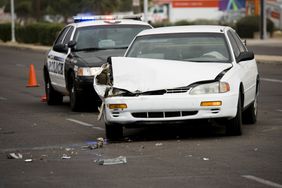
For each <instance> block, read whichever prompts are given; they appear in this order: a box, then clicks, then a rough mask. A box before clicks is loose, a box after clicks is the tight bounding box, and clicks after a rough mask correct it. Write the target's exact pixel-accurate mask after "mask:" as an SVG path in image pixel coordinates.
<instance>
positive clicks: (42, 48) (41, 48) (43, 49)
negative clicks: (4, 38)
mask: <svg viewBox="0 0 282 188" xmlns="http://www.w3.org/2000/svg"><path fill="white" fill-rule="evenodd" d="M0 46H3V47H9V48H16V49H28V50H34V51H39V52H47V51H48V50H50V48H51V46H40V45H31V44H22V43H17V42H6V43H4V42H0Z"/></svg>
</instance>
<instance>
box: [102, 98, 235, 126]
mask: <svg viewBox="0 0 282 188" xmlns="http://www.w3.org/2000/svg"><path fill="white" fill-rule="evenodd" d="M203 101H221V102H222V104H221V106H201V102H203ZM237 103H238V94H236V93H233V94H232V93H224V94H212V95H189V94H187V93H180V94H165V95H158V96H156V95H154V96H135V97H109V98H106V99H105V121H106V122H107V123H119V124H128V123H137V122H144V123H146V122H148V123H149V122H166V121H182V120H183V121H184V120H191V119H212V118H233V117H235V115H236V112H237ZM109 104H126V105H127V108H125V109H109Z"/></svg>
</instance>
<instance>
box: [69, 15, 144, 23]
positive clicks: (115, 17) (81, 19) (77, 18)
mask: <svg viewBox="0 0 282 188" xmlns="http://www.w3.org/2000/svg"><path fill="white" fill-rule="evenodd" d="M141 17H142V15H129V16H118V15H99V16H74V17H73V20H74V23H78V22H85V21H95V20H106V21H109V20H118V19H132V20H141Z"/></svg>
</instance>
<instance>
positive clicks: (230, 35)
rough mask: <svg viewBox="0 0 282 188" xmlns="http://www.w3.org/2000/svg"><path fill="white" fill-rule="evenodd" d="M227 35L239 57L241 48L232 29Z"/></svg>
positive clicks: (235, 53)
mask: <svg viewBox="0 0 282 188" xmlns="http://www.w3.org/2000/svg"><path fill="white" fill-rule="evenodd" d="M227 35H228V38H229V40H230V43H231V46H232V48H233V52H234V55H235V58H237V57H238V56H239V55H240V48H239V47H238V45H237V43H236V40H235V39H234V37H233V36H232V34H231V32H230V31H228V32H227Z"/></svg>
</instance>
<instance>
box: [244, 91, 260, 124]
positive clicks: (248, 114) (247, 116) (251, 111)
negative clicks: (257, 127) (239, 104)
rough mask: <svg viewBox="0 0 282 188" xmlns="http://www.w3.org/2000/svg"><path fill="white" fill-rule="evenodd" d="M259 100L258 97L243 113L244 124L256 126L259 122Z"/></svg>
mask: <svg viewBox="0 0 282 188" xmlns="http://www.w3.org/2000/svg"><path fill="white" fill-rule="evenodd" d="M257 108H258V100H257V96H256V98H255V100H254V102H252V104H251V105H250V106H249V107H248V108H247V109H246V110H245V111H244V112H243V123H245V124H255V123H256V121H257V112H258V109H257Z"/></svg>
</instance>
